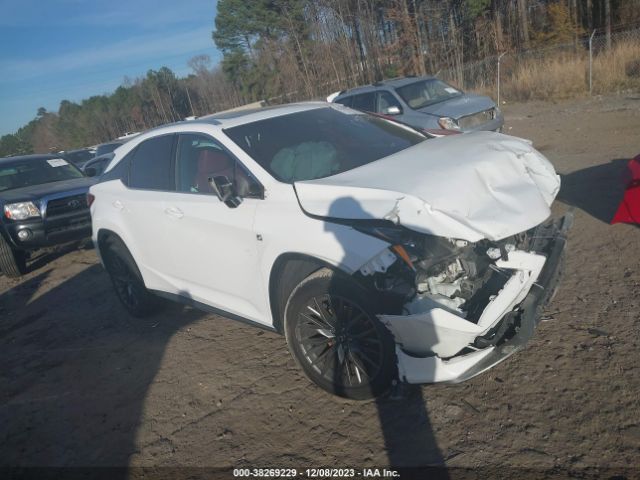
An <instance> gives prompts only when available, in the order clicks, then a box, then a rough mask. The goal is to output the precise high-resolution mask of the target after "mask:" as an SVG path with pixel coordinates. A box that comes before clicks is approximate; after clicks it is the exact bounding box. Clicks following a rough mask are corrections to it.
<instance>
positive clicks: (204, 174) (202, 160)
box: [194, 150, 233, 193]
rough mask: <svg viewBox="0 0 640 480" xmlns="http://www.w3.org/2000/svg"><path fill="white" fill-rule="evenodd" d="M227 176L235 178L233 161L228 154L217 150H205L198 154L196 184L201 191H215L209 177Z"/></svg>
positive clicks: (231, 178)
mask: <svg viewBox="0 0 640 480" xmlns="http://www.w3.org/2000/svg"><path fill="white" fill-rule="evenodd" d="M221 175H225V176H227V177H228V178H229V179H230V180H233V161H232V160H231V158H229V156H228V155H227V154H225V153H224V152H220V151H217V150H203V151H202V152H200V154H199V155H198V171H197V173H196V178H195V181H194V185H195V186H196V188H197V189H198V191H199V192H207V193H213V189H212V188H211V185H209V178H213V177H218V176H221Z"/></svg>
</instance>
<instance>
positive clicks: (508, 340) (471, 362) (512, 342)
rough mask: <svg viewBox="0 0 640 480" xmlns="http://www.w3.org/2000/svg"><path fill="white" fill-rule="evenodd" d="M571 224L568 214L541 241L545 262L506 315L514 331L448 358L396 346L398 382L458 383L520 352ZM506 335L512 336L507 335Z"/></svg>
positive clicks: (551, 289)
mask: <svg viewBox="0 0 640 480" xmlns="http://www.w3.org/2000/svg"><path fill="white" fill-rule="evenodd" d="M572 221H573V216H572V214H571V213H569V214H567V215H565V216H564V217H562V218H561V219H560V220H559V221H558V222H557V223H556V224H555V225H554V228H553V232H547V234H549V233H552V234H551V235H549V236H548V237H547V238H545V239H543V241H544V254H545V255H546V257H547V259H546V262H545V263H544V266H543V267H542V269H541V271H540V273H539V275H538V276H537V279H536V281H535V283H533V285H532V286H531V288H530V289H529V291H528V293H527V294H526V296H525V297H524V299H523V300H521V301H520V303H519V304H518V306H517V308H516V309H515V310H514V311H513V312H512V313H511V312H510V314H509V316H510V317H511V318H509V320H510V321H513V322H514V327H515V328H512V329H506V330H505V331H503V332H502V333H503V334H504V338H502V339H498V340H499V341H496V342H494V343H495V345H494V346H488V347H486V348H482V349H479V350H478V349H473V348H470V349H468V350H471V352H470V353H461V354H459V355H457V356H453V357H451V358H448V359H446V358H441V357H439V356H436V355H431V356H424V357H423V356H419V357H418V356H413V355H411V354H408V353H406V352H405V351H404V350H403V349H402V348H401V347H400V346H396V354H397V363H398V373H399V377H400V379H401V380H403V381H405V382H408V383H440V382H445V383H459V382H463V381H465V380H468V379H470V378H472V377H475V376H476V375H479V374H480V373H482V372H484V371H486V370H488V369H490V368H491V367H493V366H494V365H496V364H498V363H500V362H502V361H503V360H505V359H506V358H508V357H509V356H511V355H513V354H514V353H516V352H517V351H519V350H522V349H523V348H524V346H525V345H526V343H527V342H528V341H529V339H530V338H531V337H532V336H533V333H534V330H535V328H536V326H537V324H538V322H539V321H540V315H541V311H542V309H543V308H544V307H545V306H546V305H547V303H548V302H549V301H550V300H551V298H552V297H553V294H554V293H555V290H556V287H557V285H558V281H559V277H560V273H561V265H562V260H563V253H564V247H565V243H566V233H567V231H568V229H569V228H570V227H571V223H572ZM549 237H550V238H549ZM536 251H538V250H536ZM506 317H507V315H505V316H504V318H503V320H502V321H506V320H507V318H506ZM514 330H515V333H513V331H514ZM509 332H512V333H513V334H512V335H511V336H509V335H510V334H509Z"/></svg>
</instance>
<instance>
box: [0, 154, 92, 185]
mask: <svg viewBox="0 0 640 480" xmlns="http://www.w3.org/2000/svg"><path fill="white" fill-rule="evenodd" d="M82 177H84V175H83V174H82V172H81V171H80V170H78V169H77V168H76V167H75V166H73V165H72V164H70V163H69V162H67V161H66V160H64V159H62V158H25V159H21V160H13V161H9V162H2V161H0V192H2V191H5V190H13V189H15V188H23V187H31V186H33V185H41V184H43V183H51V182H59V181H62V180H70V179H73V178H82Z"/></svg>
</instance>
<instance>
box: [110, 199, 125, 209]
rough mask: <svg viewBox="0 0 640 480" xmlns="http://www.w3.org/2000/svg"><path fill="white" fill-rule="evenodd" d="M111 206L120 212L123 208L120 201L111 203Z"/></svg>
mask: <svg viewBox="0 0 640 480" xmlns="http://www.w3.org/2000/svg"><path fill="white" fill-rule="evenodd" d="M112 205H113V206H114V208H117V209H118V210H122V209H123V208H124V204H123V203H122V202H121V201H120V200H116V201H115V202H113V203H112Z"/></svg>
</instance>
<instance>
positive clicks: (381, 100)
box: [377, 90, 402, 113]
mask: <svg viewBox="0 0 640 480" xmlns="http://www.w3.org/2000/svg"><path fill="white" fill-rule="evenodd" d="M389 107H398V109H400V111H402V106H401V105H400V102H399V101H398V99H397V98H396V97H394V96H393V94H391V93H389V92H387V91H384V90H383V91H381V92H378V110H377V112H378V113H387V112H388V109H389Z"/></svg>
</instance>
